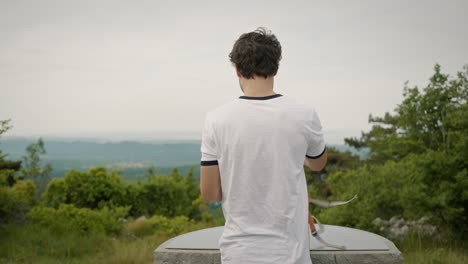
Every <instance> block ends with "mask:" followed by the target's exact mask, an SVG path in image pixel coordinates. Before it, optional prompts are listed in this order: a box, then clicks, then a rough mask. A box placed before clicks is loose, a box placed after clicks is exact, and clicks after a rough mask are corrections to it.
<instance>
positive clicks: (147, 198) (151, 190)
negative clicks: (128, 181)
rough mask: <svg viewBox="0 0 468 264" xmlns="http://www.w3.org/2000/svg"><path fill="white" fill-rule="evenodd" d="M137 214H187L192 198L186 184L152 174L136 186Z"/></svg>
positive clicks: (173, 215)
mask: <svg viewBox="0 0 468 264" xmlns="http://www.w3.org/2000/svg"><path fill="white" fill-rule="evenodd" d="M136 191H137V198H136V199H137V204H136V205H135V206H136V207H137V208H138V210H136V211H137V212H136V214H137V215H164V216H167V217H175V216H178V215H185V216H189V214H190V213H191V212H192V200H191V197H189V193H188V191H189V189H188V185H187V184H186V183H185V182H184V181H182V180H177V179H175V178H173V177H168V176H152V177H150V178H149V179H148V180H147V181H146V182H143V183H139V184H138V186H137V190H136Z"/></svg>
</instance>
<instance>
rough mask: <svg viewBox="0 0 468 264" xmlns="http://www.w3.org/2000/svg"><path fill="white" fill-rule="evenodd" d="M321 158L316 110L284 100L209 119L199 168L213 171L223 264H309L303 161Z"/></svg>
mask: <svg viewBox="0 0 468 264" xmlns="http://www.w3.org/2000/svg"><path fill="white" fill-rule="evenodd" d="M324 152H325V142H324V139H323V135H322V127H321V124H320V120H319V117H318V115H317V113H316V112H315V110H314V108H313V107H311V106H309V105H306V104H304V103H301V102H299V101H297V100H295V99H293V98H291V97H289V96H285V95H281V94H275V95H271V96H265V97H248V96H240V97H239V98H236V99H234V100H233V101H231V102H228V103H226V104H224V105H221V106H219V107H217V108H215V109H214V110H212V111H210V112H208V114H207V115H206V119H205V126H204V130H203V135H202V145H201V153H202V155H201V165H202V166H210V165H216V164H217V165H218V166H219V170H220V175H221V187H222V196H223V197H222V201H221V203H222V209H223V213H224V217H225V220H226V222H225V226H224V232H223V234H222V236H221V238H220V239H219V248H220V252H221V261H222V263H223V264H250V263H256V264H257V263H265V264H266V263H268V264H271V263H281V264H310V263H312V261H311V259H310V251H309V234H310V229H309V225H308V208H309V207H308V204H309V203H308V195H307V185H306V179H305V174H304V167H303V166H304V165H303V164H304V158H305V156H307V157H309V158H318V157H320V156H321V155H322V154H323V153H324Z"/></svg>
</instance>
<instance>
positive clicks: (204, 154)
mask: <svg viewBox="0 0 468 264" xmlns="http://www.w3.org/2000/svg"><path fill="white" fill-rule="evenodd" d="M200 150H201V163H200V165H201V166H209V165H217V164H218V152H217V146H216V139H215V131H214V128H213V123H212V120H211V119H210V115H209V114H207V115H206V117H205V124H204V126H203V132H202V141H201V148H200Z"/></svg>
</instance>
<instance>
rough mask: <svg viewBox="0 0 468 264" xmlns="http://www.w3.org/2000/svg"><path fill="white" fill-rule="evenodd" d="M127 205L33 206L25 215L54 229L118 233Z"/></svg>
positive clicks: (126, 211)
mask: <svg viewBox="0 0 468 264" xmlns="http://www.w3.org/2000/svg"><path fill="white" fill-rule="evenodd" d="M129 209H130V208H129V207H116V208H108V207H104V208H103V209H100V210H91V209H89V208H76V207H75V206H73V205H70V204H60V205H59V207H58V208H57V209H56V208H51V207H44V206H38V207H34V208H33V209H32V210H31V211H30V212H29V213H28V215H27V217H28V219H29V220H31V221H33V222H35V223H37V224H40V225H44V226H47V227H50V228H51V229H53V230H56V231H60V232H63V231H67V230H78V231H80V232H83V233H87V232H93V233H94V232H104V233H106V234H119V233H120V232H121V231H122V228H123V225H124V222H123V221H122V218H123V217H124V216H125V215H127V213H128V210H129Z"/></svg>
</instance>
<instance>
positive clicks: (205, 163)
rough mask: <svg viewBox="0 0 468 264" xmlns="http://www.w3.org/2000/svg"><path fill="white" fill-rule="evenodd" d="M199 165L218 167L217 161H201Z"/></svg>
mask: <svg viewBox="0 0 468 264" xmlns="http://www.w3.org/2000/svg"><path fill="white" fill-rule="evenodd" d="M200 165H201V166H211V165H218V161H217V160H202V161H201V162H200Z"/></svg>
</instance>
